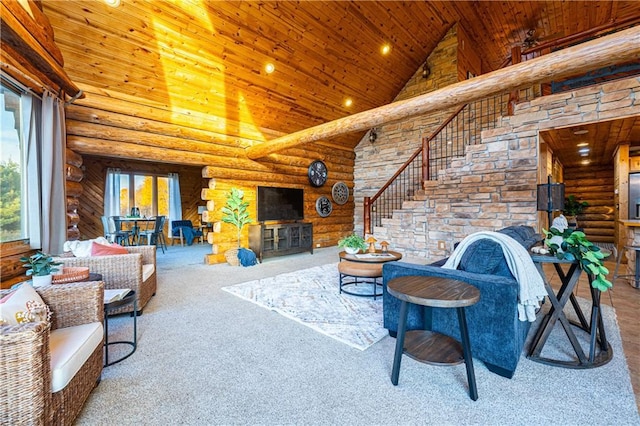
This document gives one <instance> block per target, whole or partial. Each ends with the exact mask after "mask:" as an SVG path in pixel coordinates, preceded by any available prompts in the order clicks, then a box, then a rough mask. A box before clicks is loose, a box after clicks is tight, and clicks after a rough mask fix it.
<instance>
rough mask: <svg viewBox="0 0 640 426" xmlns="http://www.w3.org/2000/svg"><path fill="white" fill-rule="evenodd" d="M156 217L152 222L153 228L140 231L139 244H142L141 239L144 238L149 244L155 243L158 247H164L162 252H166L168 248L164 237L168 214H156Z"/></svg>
mask: <svg viewBox="0 0 640 426" xmlns="http://www.w3.org/2000/svg"><path fill="white" fill-rule="evenodd" d="M154 219H155V220H154V221H152V222H150V223H153V224H154V226H153V228H152V229H147V230H144V231H140V234H139V236H138V241H139V244H142V241H141V240H142V239H143V238H144V239H145V240H146V241H147V244H155V245H156V247H158V246H159V247H160V248H161V249H162V253H164V250H165V249H166V248H167V242H166V240H165V238H164V224H165V221H166V216H156V217H155V218H154Z"/></svg>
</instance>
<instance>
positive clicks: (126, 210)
mask: <svg viewBox="0 0 640 426" xmlns="http://www.w3.org/2000/svg"><path fill="white" fill-rule="evenodd" d="M134 207H136V208H138V209H139V210H140V215H142V216H146V217H150V216H157V215H161V216H168V215H169V179H168V178H167V177H166V176H158V175H144V174H136V173H120V215H122V216H126V215H129V214H131V209H132V208H134Z"/></svg>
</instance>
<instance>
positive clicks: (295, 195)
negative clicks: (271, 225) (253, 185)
mask: <svg viewBox="0 0 640 426" xmlns="http://www.w3.org/2000/svg"><path fill="white" fill-rule="evenodd" d="M302 219H304V191H303V190H302V189H297V188H276V187H272V186H259V187H258V222H265V221H269V220H280V221H285V220H302Z"/></svg>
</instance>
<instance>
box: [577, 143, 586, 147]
mask: <svg viewBox="0 0 640 426" xmlns="http://www.w3.org/2000/svg"><path fill="white" fill-rule="evenodd" d="M576 146H578V147H581V146H589V142H580V143H579V144H578V145H576Z"/></svg>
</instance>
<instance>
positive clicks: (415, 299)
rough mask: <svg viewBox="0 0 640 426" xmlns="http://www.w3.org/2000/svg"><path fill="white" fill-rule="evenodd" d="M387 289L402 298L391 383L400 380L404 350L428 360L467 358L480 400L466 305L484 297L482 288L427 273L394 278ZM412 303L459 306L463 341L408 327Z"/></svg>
mask: <svg viewBox="0 0 640 426" xmlns="http://www.w3.org/2000/svg"><path fill="white" fill-rule="evenodd" d="M387 291H388V292H389V294H391V295H392V296H395V297H396V298H398V299H400V300H401V302H402V304H401V305H400V318H399V321H398V335H397V337H396V350H395V355H394V358H393V371H392V373H391V383H393V384H394V385H397V384H398V378H399V376H400V361H401V359H402V354H403V351H404V353H405V354H407V355H408V356H410V357H411V358H413V359H415V360H416V361H420V362H424V363H427V364H434V365H457V364H460V363H461V362H464V363H465V366H466V368H467V381H468V383H469V396H470V397H471V399H472V400H474V401H476V400H477V399H478V389H477V387H476V377H475V373H474V370H473V359H472V358H471V344H470V343H469V332H468V330H467V319H466V316H465V311H464V308H465V307H467V306H472V305H474V304H476V303H477V302H478V300H480V291H479V290H478V289H477V288H475V287H474V286H472V285H469V284H466V283H463V282H462V281H457V280H452V279H448V278H439V277H426V276H404V277H399V278H394V279H392V280H391V281H389V283H388V284H387ZM409 303H413V304H416V305H421V306H430V307H434V308H455V309H456V310H457V312H458V321H459V323H460V336H461V340H462V345H461V344H460V342H458V341H457V340H455V339H453V338H451V337H449V336H445V335H444V334H440V333H435V332H432V331H429V330H411V331H406V328H407V310H408V306H409ZM405 340H406V345H405Z"/></svg>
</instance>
